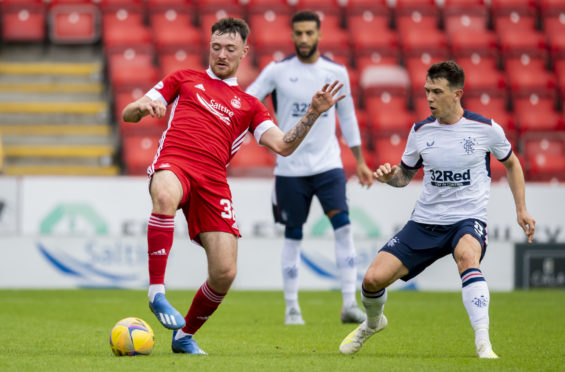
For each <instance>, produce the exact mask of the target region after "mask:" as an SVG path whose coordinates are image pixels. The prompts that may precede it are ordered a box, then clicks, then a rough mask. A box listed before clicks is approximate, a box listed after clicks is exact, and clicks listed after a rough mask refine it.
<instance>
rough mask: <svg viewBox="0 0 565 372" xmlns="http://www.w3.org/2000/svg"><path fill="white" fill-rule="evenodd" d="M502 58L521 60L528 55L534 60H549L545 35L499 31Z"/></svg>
mask: <svg viewBox="0 0 565 372" xmlns="http://www.w3.org/2000/svg"><path fill="white" fill-rule="evenodd" d="M497 35H498V41H499V45H500V52H501V56H502V58H503V59H504V60H506V59H508V58H520V57H521V56H522V55H527V56H529V57H530V58H532V59H535V58H547V41H546V37H545V35H544V34H543V33H541V32H538V31H535V30H525V29H518V30H499V31H497Z"/></svg>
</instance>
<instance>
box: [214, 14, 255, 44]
mask: <svg viewBox="0 0 565 372" xmlns="http://www.w3.org/2000/svg"><path fill="white" fill-rule="evenodd" d="M216 32H217V33H218V34H219V35H223V34H239V35H240V36H241V38H242V39H243V42H244V43H245V42H246V41H247V37H248V36H249V32H250V31H249V26H248V25H247V22H245V21H244V20H243V19H241V18H232V17H226V18H222V19H219V20H218V21H216V23H214V24H213V25H212V35H213V34H214V33H216Z"/></svg>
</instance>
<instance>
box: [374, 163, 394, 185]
mask: <svg viewBox="0 0 565 372" xmlns="http://www.w3.org/2000/svg"><path fill="white" fill-rule="evenodd" d="M396 167H397V165H394V166H391V165H390V163H384V164H381V165H379V167H378V168H377V170H376V171H375V172H373V176H374V177H375V179H376V180H377V181H379V182H382V183H387V182H388V181H389V180H390V179H391V177H392V174H393V173H394V170H395V169H396Z"/></svg>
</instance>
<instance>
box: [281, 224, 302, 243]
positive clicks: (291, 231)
mask: <svg viewBox="0 0 565 372" xmlns="http://www.w3.org/2000/svg"><path fill="white" fill-rule="evenodd" d="M284 237H285V238H287V239H294V240H302V226H300V227H290V226H287V227H286V228H285V229H284Z"/></svg>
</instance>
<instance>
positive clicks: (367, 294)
mask: <svg viewBox="0 0 565 372" xmlns="http://www.w3.org/2000/svg"><path fill="white" fill-rule="evenodd" d="M385 290H386V288H383V289H381V290H380V291H376V292H369V291H367V290H366V289H365V287H363V286H362V285H361V293H362V294H363V296H365V297H367V298H379V297H382V296H383V295H384V294H385Z"/></svg>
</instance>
